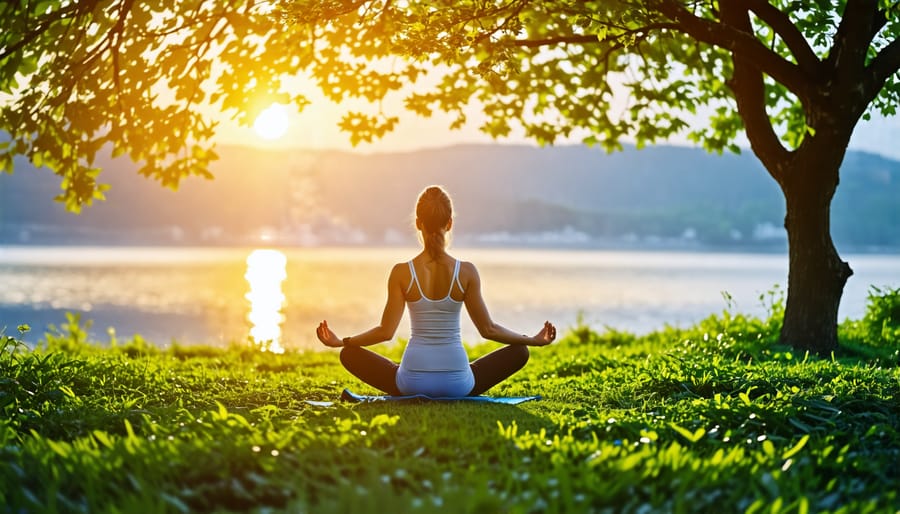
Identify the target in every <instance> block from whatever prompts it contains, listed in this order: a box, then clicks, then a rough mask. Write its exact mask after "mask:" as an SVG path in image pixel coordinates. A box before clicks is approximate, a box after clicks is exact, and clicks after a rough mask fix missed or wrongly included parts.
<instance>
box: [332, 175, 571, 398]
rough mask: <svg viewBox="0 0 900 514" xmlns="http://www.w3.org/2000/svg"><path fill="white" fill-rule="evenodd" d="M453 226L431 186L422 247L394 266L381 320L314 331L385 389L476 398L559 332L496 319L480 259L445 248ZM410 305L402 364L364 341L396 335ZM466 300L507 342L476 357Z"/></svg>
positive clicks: (421, 220) (489, 331)
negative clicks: (467, 339)
mask: <svg viewBox="0 0 900 514" xmlns="http://www.w3.org/2000/svg"><path fill="white" fill-rule="evenodd" d="M452 226H453V206H452V203H451V200H450V197H449V196H448V195H447V193H446V192H445V191H444V190H443V189H441V188H440V187H437V186H431V187H429V188H427V189H425V190H424V191H423V192H422V193H421V194H420V195H419V199H418V202H417V203H416V228H417V229H418V230H419V233H420V235H421V240H422V242H423V246H424V249H423V250H422V252H421V253H419V254H418V255H416V256H415V257H414V258H413V259H412V260H410V261H408V262H404V263H400V264H396V265H394V267H393V269H392V270H391V274H390V277H389V278H388V298H387V304H386V305H385V307H384V314H382V316H381V323H380V324H379V325H377V326H375V327H373V328H371V329H369V330H367V331H365V332H363V333H361V334H356V335H353V336H350V337H344V338H343V339H342V338H340V337H338V336H337V335H336V334H335V333H334V331H333V330H332V329H331V327H329V326H328V322H327V321H322V323H320V324H319V327H318V328H317V329H316V336H317V337H318V338H319V340H320V341H322V344H324V345H326V346H331V347H341V348H342V350H341V363H342V364H343V365H344V367H345V368H347V370H348V371H349V372H350V373H352V374H354V375H355V376H356V377H357V378H359V379H360V380H362V381H363V382H366V383H367V384H369V385H371V386H373V387H375V388H377V389H380V390H381V391H384V392H385V393H387V394H390V395H410V394H426V395H429V396H434V397H440V396H444V397H448V396H477V395H480V394H482V393H483V392H485V391H486V390H488V389H489V388H491V387H492V386H494V385H496V384H498V383H500V382H501V381H502V380H504V379H506V378H507V377H509V376H510V375H512V374H513V373H515V372H516V371H518V370H519V369H521V368H522V366H524V365H525V363H526V362H528V346H544V345H548V344H550V343H552V342H553V340H554V339H555V338H556V327H554V326H553V324H552V323H550V322H549V321H545V322H544V326H543V327H542V328H541V329H540V331H538V333H537V334H536V335H534V336H525V335H521V334H519V333H517V332H513V331H512V330H509V329H507V328H504V327H502V326H500V325H498V324H497V323H494V322H493V321H492V320H491V316H490V314H489V313H488V309H487V306H486V305H485V303H484V299H483V298H482V296H481V279H480V278H479V276H478V270H477V269H476V268H475V265H474V264H472V263H470V262H461V261H460V260H459V259H456V258H454V257H452V256H450V255H449V254H448V253H447V251H446V246H447V243H446V242H447V234H448V233H449V232H450V229H451V228H452ZM404 304H405V305H406V306H407V307H408V308H409V317H410V325H411V337H410V339H409V344H408V345H407V347H406V349H405V351H404V352H403V358H402V359H401V360H400V364H399V365H398V364H397V363H395V362H393V361H392V360H390V359H387V358H385V357H382V356H381V355H378V354H377V353H374V352H372V351H369V350H367V349H365V348H362V347H363V346H369V345H373V344H377V343H381V342H383V341H389V340H391V339H392V338H393V337H394V332H396V330H397V325H399V323H400V318H401V317H402V315H403V306H404ZM463 305H465V306H466V310H467V311H468V313H469V317H471V318H472V322H473V323H474V324H475V327H476V328H477V329H478V332H479V333H480V334H481V336H482V337H484V338H485V339H490V340H492V341H497V342H499V343H505V344H506V345H507V346H504V347H502V348H500V349H497V350H495V351H493V352H491V353H489V354H487V355H485V356H483V357H481V358H480V359H477V360H475V361H473V362H471V363H470V362H469V359H468V356H467V355H466V351H465V348H463V345H462V339H461V337H460V326H459V313H460V310H461V309H462V306H463Z"/></svg>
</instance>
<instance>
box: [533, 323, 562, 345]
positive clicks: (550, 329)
mask: <svg viewBox="0 0 900 514" xmlns="http://www.w3.org/2000/svg"><path fill="white" fill-rule="evenodd" d="M532 339H533V340H534V344H533V345H532V346H547V345H548V344H550V343H552V342H553V340H554V339H556V327H554V326H553V323H550V322H549V321H545V322H544V328H542V329H541V331H540V332H538V333H537V335H535V336H534V337H533V338H532Z"/></svg>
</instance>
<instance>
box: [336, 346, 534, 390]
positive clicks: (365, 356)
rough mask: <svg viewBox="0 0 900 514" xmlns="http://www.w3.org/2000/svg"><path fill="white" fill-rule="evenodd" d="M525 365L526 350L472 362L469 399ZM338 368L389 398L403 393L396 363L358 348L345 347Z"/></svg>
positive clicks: (504, 350)
mask: <svg viewBox="0 0 900 514" xmlns="http://www.w3.org/2000/svg"><path fill="white" fill-rule="evenodd" d="M526 362H528V347H527V346H520V345H509V346H504V347H502V348H499V349H497V350H494V351H493V352H491V353H489V354H487V355H485V356H483V357H481V358H479V359H476V360H474V361H473V362H471V363H470V364H469V365H470V366H471V367H472V374H473V375H475V387H473V388H472V391H471V392H470V393H469V396H478V395H480V394H482V393H484V392H485V391H487V390H488V389H490V388H491V387H494V386H495V385H497V384H499V383H500V382H502V381H503V380H505V379H506V378H508V377H509V376H510V375H512V374H513V373H515V372H516V371H519V370H520V369H522V366H524V365H525V363H526ZM341 364H343V365H344V367H345V368H346V369H347V371H349V372H350V373H352V374H353V375H354V376H356V378H358V379H360V380H362V381H363V382H365V383H367V384H369V385H370V386H372V387H374V388H376V389H379V390H381V391H383V392H385V393H387V394H389V395H392V396H400V395H402V394H403V393H401V392H400V390H399V389H397V369H398V368H399V367H400V365H399V364H397V363H396V362H394V361H392V360H390V359H387V358H385V357H382V356H381V355H378V354H377V353H375V352H373V351H371V350H367V349H365V348H361V347H359V346H345V347H344V348H343V349H342V350H341Z"/></svg>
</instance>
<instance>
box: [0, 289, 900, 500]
mask: <svg viewBox="0 0 900 514" xmlns="http://www.w3.org/2000/svg"><path fill="white" fill-rule="evenodd" d="M770 314H771V315H770V316H769V317H768V318H767V319H755V318H747V317H744V316H741V315H736V314H732V313H728V312H724V313H722V314H718V315H714V316H711V317H710V318H708V319H706V320H704V321H703V322H701V323H699V324H697V325H696V326H693V327H690V328H687V329H675V328H671V327H669V328H663V329H661V330H659V331H657V332H654V333H652V334H648V335H646V336H640V337H637V336H634V335H631V334H627V333H622V332H615V331H609V332H603V333H595V332H593V331H591V330H589V329H587V328H585V327H575V328H574V329H572V330H570V331H569V332H568V333H567V334H565V336H564V337H563V338H562V339H561V340H560V341H559V342H557V343H554V344H553V345H552V346H550V347H546V348H540V349H536V350H535V351H533V352H532V358H531V361H530V362H529V363H528V365H527V366H526V367H525V369H524V370H522V371H521V372H520V373H519V374H517V375H516V376H515V377H514V378H513V379H511V380H509V381H507V382H506V383H504V384H501V385H500V386H497V387H496V388H494V389H492V390H491V391H489V394H492V395H507V396H524V395H531V394H541V395H542V396H543V399H541V400H539V401H534V402H528V403H524V404H521V405H518V406H507V405H488V404H474V403H370V404H360V405H356V404H348V403H344V402H341V401H339V400H338V397H339V395H340V392H341V390H342V389H343V388H345V387H347V388H351V389H352V390H354V391H356V392H361V393H374V392H375V391H374V390H372V389H370V388H367V387H366V386H364V385H362V384H361V383H360V382H358V381H356V380H355V379H354V378H352V377H350V376H349V375H348V374H346V373H345V372H343V370H342V369H341V367H340V364H339V362H338V357H337V353H336V352H334V351H321V352H305V353H288V354H285V355H272V354H269V353H260V352H255V351H252V350H251V349H249V348H243V347H238V346H234V347H231V348H227V349H219V350H217V349H212V348H208V347H178V346H175V347H171V348H168V349H166V350H158V349H156V347H155V346H153V345H151V344H148V343H147V342H145V341H143V340H142V339H141V338H139V337H137V338H135V339H132V340H129V341H124V342H122V341H120V342H118V344H116V345H114V346H111V347H110V346H109V345H108V344H106V345H105V346H104V347H102V348H101V346H100V345H98V344H92V343H90V342H87V341H85V337H84V332H83V331H82V327H79V326H78V324H77V321H76V320H74V319H72V320H70V323H68V324H66V325H63V326H62V327H61V329H60V330H59V331H57V332H56V333H51V334H47V335H46V336H45V340H44V343H43V344H42V345H41V347H40V348H39V349H38V350H35V351H29V350H27V349H25V348H23V347H22V346H21V345H20V344H19V342H18V340H17V337H18V336H17V335H10V334H9V333H8V332H7V334H6V335H3V336H0V348H2V352H0V513H11V514H18V513H32V512H91V513H95V512H127V513H138V512H139V513H153V512H176V513H177V512H232V511H233V512H299V513H307V512H309V513H330V512H353V513H366V512H373V513H375V512H377V513H400V512H427V513H432V512H447V513H465V512H477V513H492V512H508V513H531V512H534V513H538V512H551V513H552V512H609V513H620V512H638V513H644V512H720V513H725V512H798V513H803V512H848V513H864V512H897V511H898V509H900V492H898V491H900V367H898V365H900V290H893V291H891V290H888V291H879V290H875V289H873V293H872V296H871V297H870V303H869V310H868V312H867V314H866V316H865V318H863V319H862V320H855V321H847V322H844V323H843V324H842V326H841V341H842V343H841V348H840V351H839V352H838V353H837V354H835V355H834V356H832V357H830V358H814V357H807V356H804V355H797V354H793V353H791V352H790V351H789V349H787V348H784V347H779V346H777V345H776V344H775V341H776V340H777V334H778V329H779V321H778V320H779V318H780V315H781V307H780V304H779V303H778V302H776V303H774V304H773V305H772V308H771V313H770ZM493 347H494V346H491V345H481V346H478V347H475V348H473V349H472V353H473V355H477V354H479V353H482V352H485V351H487V350H489V349H492V348H493ZM376 348H378V347H376ZM382 351H383V352H384V353H387V354H388V355H390V356H392V357H394V358H399V355H400V353H401V351H402V345H394V346H393V347H384V348H383V349H382ZM306 400H330V401H335V404H334V405H333V406H331V407H320V406H314V405H310V404H308V403H306Z"/></svg>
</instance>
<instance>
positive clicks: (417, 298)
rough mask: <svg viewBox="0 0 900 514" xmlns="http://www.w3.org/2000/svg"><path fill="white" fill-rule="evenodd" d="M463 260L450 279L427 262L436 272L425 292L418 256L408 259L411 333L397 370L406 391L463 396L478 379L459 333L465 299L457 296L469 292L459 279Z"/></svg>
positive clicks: (432, 272)
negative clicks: (441, 287) (416, 258)
mask: <svg viewBox="0 0 900 514" xmlns="http://www.w3.org/2000/svg"><path fill="white" fill-rule="evenodd" d="M459 264H460V263H459V261H458V260H456V259H453V268H452V274H450V276H449V280H448V277H447V276H446V275H447V274H446V273H442V271H444V272H445V271H446V270H442V269H441V266H439V265H438V266H433V267H431V268H427V267H426V268H425V269H427V270H428V271H429V272H430V273H429V275H430V277H431V284H430V285H431V287H430V288H429V291H428V292H426V290H425V288H424V287H423V284H422V282H423V281H421V280H420V279H419V276H418V275H419V273H418V270H417V269H416V265H415V259H414V260H412V261H409V263H408V266H409V272H410V282H409V286H408V287H407V291H406V298H407V304H406V305H407V308H408V309H409V318H410V328H411V336H410V338H409V344H408V345H407V346H406V350H405V351H404V352H403V358H402V359H401V361H400V368H399V370H398V372H397V386H398V387H399V388H400V390H401V391H403V392H408V393H413V392H420V393H425V394H433V395H438V396H464V395H466V394H468V393H469V391H470V390H471V389H472V386H474V384H475V379H474V377H473V375H472V371H471V368H470V367H469V359H468V356H467V355H466V351H465V348H463V346H462V338H461V337H460V328H459V316H460V310H461V309H462V298H459V299H455V298H453V294H454V292H456V293H458V295H459V296H464V291H463V290H462V286H461V285H460V283H459V267H460V266H459ZM441 285H444V288H443V294H442V295H441V292H439V291H440V289H438V288H439V287H440V286H441ZM439 295H440V296H439Z"/></svg>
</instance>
